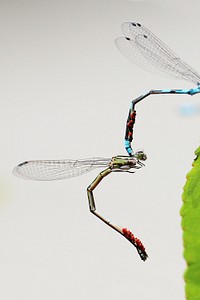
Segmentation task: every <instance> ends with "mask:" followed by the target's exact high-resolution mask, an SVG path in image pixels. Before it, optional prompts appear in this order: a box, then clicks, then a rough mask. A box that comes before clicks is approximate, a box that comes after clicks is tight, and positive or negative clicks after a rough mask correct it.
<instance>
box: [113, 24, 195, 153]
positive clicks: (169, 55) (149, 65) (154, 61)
mask: <svg viewBox="0 0 200 300" xmlns="http://www.w3.org/2000/svg"><path fill="white" fill-rule="evenodd" d="M122 31H123V33H124V37H119V38H117V39H116V40H115V44H116V46H117V48H118V49H119V51H120V52H121V53H122V54H123V55H124V56H125V57H126V58H128V59H129V60H130V61H132V62H133V63H134V64H136V65H137V66H139V67H141V68H143V69H146V70H148V71H149V72H152V73H157V74H159V75H161V76H165V77H172V78H175V79H183V80H186V81H188V82H191V83H194V84H195V85H196V88H192V89H172V90H150V91H149V92H147V93H145V94H143V95H141V96H139V97H138V98H136V99H134V100H133V101H132V103H131V107H130V110H129V116H128V120H127V125H126V134H125V148H126V150H127V152H128V154H129V155H130V156H132V155H133V150H132V147H131V142H132V140H133V126H134V123H135V116H136V111H135V105H136V104H137V103H138V102H140V101H141V100H143V99H144V98H146V97H148V96H149V95H158V94H187V95H191V96H192V95H195V94H197V93H200V75H199V74H198V73H197V72H196V71H195V70H194V69H193V68H192V67H191V66H190V65H188V64H186V63H185V62H184V61H183V60H181V59H180V58H179V57H178V56H177V55H176V54H175V53H174V52H173V51H172V50H171V49H170V48H169V47H168V46H166V45H165V44H164V43H163V42H162V41H161V40H159V39H158V38H157V37H156V36H155V35H154V34H153V33H152V32H151V31H150V30H148V29H147V28H145V27H144V26H143V25H141V24H139V23H130V22H125V23H123V24H122Z"/></svg>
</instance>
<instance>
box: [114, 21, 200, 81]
mask: <svg viewBox="0 0 200 300" xmlns="http://www.w3.org/2000/svg"><path fill="white" fill-rule="evenodd" d="M122 31H123V33H124V35H125V37H120V38H118V39H116V40H115V44H116V46H117V48H118V49H119V51H120V52H121V53H122V54H123V55H124V56H125V57H126V58H128V59H129V60H130V61H132V62H133V63H134V64H136V65H137V66H139V67H140V68H143V69H145V70H147V71H149V72H151V73H154V74H158V75H160V76H165V77H173V78H176V79H183V80H186V81H189V82H192V83H194V84H196V85H199V83H200V75H199V74H198V73H197V72H196V71H195V70H194V69H193V68H192V67H191V66H190V65H188V64H186V63H185V62H184V61H183V60H181V59H180V58H179V57H178V56H177V55H176V54H175V53H174V52H173V51H172V50H170V48H168V47H167V46H166V45H165V44H164V43H163V42H162V41H161V40H159V39H158V38H157V37H156V36H155V35H154V34H153V33H152V32H151V31H150V30H148V29H147V28H145V27H144V26H142V25H140V24H139V23H130V22H126V23H123V24H122Z"/></svg>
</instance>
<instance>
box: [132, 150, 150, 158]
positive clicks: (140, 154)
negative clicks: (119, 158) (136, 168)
mask: <svg viewBox="0 0 200 300" xmlns="http://www.w3.org/2000/svg"><path fill="white" fill-rule="evenodd" d="M133 157H136V158H137V159H139V160H146V159H147V156H146V154H145V153H144V152H143V151H137V152H135V153H134V155H133Z"/></svg>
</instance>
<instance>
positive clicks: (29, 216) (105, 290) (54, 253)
mask: <svg viewBox="0 0 200 300" xmlns="http://www.w3.org/2000/svg"><path fill="white" fill-rule="evenodd" d="M125 21H131V22H140V23H142V24H144V25H145V26H146V27H147V28H149V29H150V30H151V31H152V32H154V33H155V34H156V35H157V36H158V37H160V38H161V39H162V40H163V41H164V42H165V43H166V44H167V45H168V46H170V47H171V48H172V49H173V50H174V51H175V52H176V53H178V54H179V55H180V57H181V58H183V59H184V60H185V61H186V62H188V63H189V64H191V65H192V66H194V67H195V68H196V69H197V70H200V60H199V50H200V43H199V25H200V24H199V4H198V1H191V0H190V1H179V0H175V1H172V0H170V1H169V0H168V1H158V0H157V1H122V0H107V1H105V0H101V1H96V0H85V1H80V0H77V1H64V0H63V1H62V0H58V1H52V0H49V1H47V0H46V1H38V0H37V1H22V0H21V1H20V0H19V1H11V0H9V1H3V0H1V1H0V30H1V34H0V36H1V38H0V40H1V46H0V53H1V55H0V65H1V89H0V101H1V109H0V120H1V126H0V136H1V168H0V179H1V180H0V193H1V196H0V199H1V200H0V298H1V299H2V300H18V299H19V300H24V299H26V300H27V299H29V300H36V299H37V300H38V299H39V300H53V299H55V300H63V299H74V300H76V299H77V300H78V299H79V300H80V299H87V300H90V299H91V300H93V299H96V300H98V299H104V300H108V299H115V300H121V299H126V300H132V299H141V300H142V299H148V300H151V299H152V300H160V299H162V300H171V299H184V281H183V278H182V276H183V272H184V270H185V267H186V266H185V262H184V260H183V258H182V252H183V247H182V231H181V218H180V215H179V211H180V208H181V205H182V200H181V194H182V187H183V185H184V183H185V175H186V173H187V172H188V171H189V170H190V168H191V163H192V160H193V158H194V154H193V152H194V150H195V149H196V148H197V147H198V145H199V115H198V114H196V115H194V116H192V117H184V116H182V115H181V114H180V107H181V105H183V104H184V103H192V104H193V105H198V103H199V101H200V100H199V96H198V95H197V96H194V97H189V96H172V95H171V96H170V95H169V96H166V95H165V96H151V97H148V98H147V99H145V100H144V101H143V102H141V104H139V105H138V106H137V122H136V126H135V136H134V150H140V149H143V150H144V151H145V152H146V153H147V155H148V161H147V162H146V167H145V168H143V169H142V170H139V171H138V172H137V174H133V175H130V174H120V173H116V174H112V175H111V176H109V177H107V178H106V179H104V181H103V182H102V183H101V184H100V186H99V187H98V188H97V190H96V191H95V198H96V202H97V208H98V210H99V211H100V212H102V213H103V214H104V213H105V215H106V216H108V217H109V218H110V219H111V220H114V221H116V223H117V224H120V225H122V226H124V227H128V228H130V229H131V230H132V231H133V232H134V233H135V234H136V235H137V236H138V237H140V238H141V240H142V241H143V242H144V244H145V245H146V249H147V252H148V254H149V259H148V260H147V261H146V262H142V261H141V260H140V259H139V257H138V255H137V253H136V251H135V249H134V247H133V246H132V245H131V244H130V243H128V242H127V241H126V240H125V239H123V238H122V237H121V236H120V235H118V234H116V233H115V232H114V231H112V230H111V229H109V228H108V227H107V226H105V225H104V224H103V223H101V222H100V221H99V220H98V219H95V217H94V216H93V215H91V214H90V213H89V211H88V203H87V196H86V187H87V186H88V185H89V183H91V181H92V180H93V179H94V178H95V176H96V175H97V174H98V172H99V170H96V171H92V172H91V173H88V174H85V175H84V176H81V177H76V178H73V179H70V180H66V181H59V182H33V181H25V180H21V179H19V178H16V177H14V176H13V175H12V169H13V167H14V166H15V165H17V164H18V163H20V162H22V161H24V160H29V159H62V158H72V159H77V158H87V157H95V156H103V157H112V156H113V155H117V154H122V155H125V154H126V153H125V150H124V147H123V139H124V130H125V122H126V118H127V114H128V109H129V105H130V102H131V100H132V99H133V98H136V97H138V96H139V95H141V94H142V93H144V92H146V91H148V90H150V89H166V88H190V87H191V86H190V85H189V84H188V83H187V82H182V81H175V80H168V79H163V78H159V77H156V76H154V75H151V74H149V73H147V72H145V71H143V70H140V69H138V68H137V67H136V66H134V65H133V64H131V63H130V62H129V61H127V60H126V59H125V58H124V57H123V56H122V55H121V54H120V53H119V52H118V50H117V49H116V48H115V45H114V39H115V38H116V37H118V36H120V35H121V29H120V25H121V23H123V22H125Z"/></svg>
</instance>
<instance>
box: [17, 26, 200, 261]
mask: <svg viewBox="0 0 200 300" xmlns="http://www.w3.org/2000/svg"><path fill="white" fill-rule="evenodd" d="M122 31H123V33H124V37H120V38H118V39H116V46H117V48H118V49H119V50H120V52H121V53H122V54H123V55H124V56H125V57H127V58H128V59H129V60H131V61H132V62H134V63H135V64H137V65H138V66H140V67H142V68H144V69H147V70H148V71H151V72H153V73H160V75H165V76H169V77H173V78H177V79H184V80H187V81H189V82H191V83H194V84H196V86H197V87H196V88H193V89H189V90H184V89H173V90H151V91H149V92H147V93H146V94H144V95H141V96H140V97H138V98H136V99H134V100H133V101H132V103H131V107H130V110H129V115H128V120H127V124H126V134H125V149H126V150H127V152H128V155H129V156H115V157H113V158H112V159H108V158H89V159H81V160H67V159H66V160H35V161H25V162H23V163H21V164H19V165H18V166H17V167H16V168H15V169H14V171H13V172H14V174H15V175H17V176H18V177H21V178H24V179H31V180H59V179H66V178H70V177H75V176H79V175H82V174H83V173H86V172H89V171H91V170H93V169H96V168H100V167H104V168H105V167H106V169H105V170H104V171H102V172H100V173H99V175H98V176H97V177H96V178H95V180H94V181H93V182H92V183H91V184H90V185H89V186H88V188H87V194H88V202H89V209H90V211H91V212H92V213H93V214H94V215H95V216H96V217H98V218H99V219H100V220H102V221H103V222H104V223H106V224H107V225H108V226H110V227H111V228H113V229H114V230H116V231H117V232H118V233H120V234H121V235H123V236H124V237H125V238H126V239H127V240H129V241H130V242H131V243H132V244H133V245H134V246H135V247H136V249H137V251H138V253H139V255H140V257H141V259H142V260H144V261H145V260H146V259H147V257H148V255H147V253H146V251H145V247H144V246H143V244H142V243H141V241H140V240H139V239H138V238H136V237H135V236H134V235H133V233H132V232H131V231H129V230H127V229H126V228H122V227H119V226H117V225H114V224H113V223H111V222H110V221H108V220H107V219H105V218H104V217H103V216H101V215H100V214H98V213H97V211H96V205H95V200H94V195H93V190H94V189H95V188H96V187H97V186H98V184H99V183H100V182H101V180H102V179H103V178H104V177H106V176H107V175H109V174H111V173H112V172H129V173H134V172H131V169H133V170H136V169H140V168H141V167H143V166H144V164H143V162H142V161H144V160H146V155H145V154H144V153H143V151H138V152H136V153H134V152H133V150H132V146H131V143H132V140H133V126H134V123H135V116H136V111H135V105H136V104H137V103H138V102H140V101H141V100H143V99H144V98H146V97H147V96H149V95H153V94H188V95H194V94H197V93H199V92H200V75H199V74H198V73H197V72H196V71H195V70H194V69H193V68H192V67H190V66H189V65H188V64H186V63H185V62H184V61H182V60H181V59H180V58H179V57H178V56H176V55H175V54H174V53H173V52H172V51H171V50H170V49H169V48H168V47H167V46H166V45H165V44H164V43H163V42H161V41H160V40H159V39H158V38H157V37H156V36H155V35H154V34H153V33H152V32H151V31H149V30H148V29H146V28H145V27H144V26H142V25H141V24H139V23H130V22H126V23H124V24H123V25H122Z"/></svg>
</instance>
